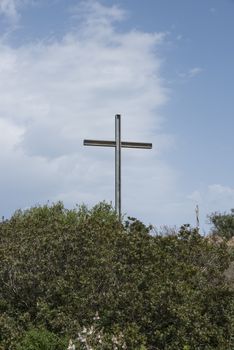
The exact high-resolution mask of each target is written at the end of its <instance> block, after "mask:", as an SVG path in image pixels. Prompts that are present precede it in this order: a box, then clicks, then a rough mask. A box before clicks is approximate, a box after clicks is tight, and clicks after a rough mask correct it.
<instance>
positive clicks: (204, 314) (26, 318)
mask: <svg viewBox="0 0 234 350" xmlns="http://www.w3.org/2000/svg"><path fill="white" fill-rule="evenodd" d="M0 260H1V265H0V344H1V345H0V350H18V348H17V346H18V345H17V344H25V343H24V342H29V339H32V334H33V335H35V332H34V330H35V329H39V330H44V331H45V332H49V333H43V332H44V331H43V332H42V333H41V334H42V338H43V339H44V340H45V339H48V338H50V337H52V338H53V339H55V340H53V341H61V342H62V341H63V340H64V339H65V337H68V338H69V339H76V338H77V334H78V333H79V332H81V331H82V329H83V328H84V327H90V326H91V325H92V323H93V317H94V315H95V314H97V313H98V314H99V315H100V330H101V332H104V333H103V334H105V337H107V338H105V339H108V334H109V335H111V334H112V335H113V334H122V335H123V339H124V342H125V343H126V346H127V349H129V350H131V349H132V350H137V349H148V350H151V349H152V350H153V349H154V350H163V349H165V350H179V349H181V350H184V349H187V350H188V349H189V350H210V349H217V350H230V341H231V340H230V339H231V334H232V327H231V324H232V322H231V318H232V316H231V315H233V314H234V313H232V312H233V310H232V300H233V296H234V294H233V291H232V290H231V288H230V286H229V285H228V282H227V281H226V279H225V275H224V271H225V270H226V269H227V267H228V266H229V264H230V255H229V253H228V250H227V247H226V245H225V243H222V244H219V245H214V244H211V243H210V242H209V241H208V240H207V239H205V238H203V237H202V236H200V235H199V234H198V232H197V230H194V229H191V228H190V227H189V226H183V227H182V228H181V229H180V231H179V232H178V234H177V235H176V234H173V235H167V236H161V235H157V236H155V235H152V234H151V233H150V227H146V226H145V225H144V224H142V223H141V222H140V221H138V220H136V219H134V218H131V219H128V220H127V221H126V222H119V220H118V218H117V216H116V214H115V212H114V210H113V209H112V208H111V207H110V206H109V205H107V204H105V203H101V204H99V205H97V206H95V207H94V208H93V209H91V210H89V209H87V208H86V207H85V206H82V207H79V208H76V209H74V210H67V209H65V208H64V206H63V204H62V203H57V204H55V205H52V206H51V207H49V206H42V207H40V206H39V207H35V208H31V209H29V210H26V211H17V212H16V213H15V214H14V215H13V216H12V217H11V218H10V219H9V220H7V221H4V222H2V223H1V224H0ZM33 332H34V333H33ZM52 338H51V339H52ZM40 339H41V337H40ZM46 341H47V340H46ZM51 342H52V341H51ZM22 346H23V345H22ZM21 348H22V347H21ZM29 349H30V348H29ZM32 349H33V350H34V349H35V350H40V348H33V347H32ZM45 349H46V350H49V349H53V347H52V348H48V349H47V348H45ZM58 349H60V348H59V347H58ZM64 350H65V349H64Z"/></svg>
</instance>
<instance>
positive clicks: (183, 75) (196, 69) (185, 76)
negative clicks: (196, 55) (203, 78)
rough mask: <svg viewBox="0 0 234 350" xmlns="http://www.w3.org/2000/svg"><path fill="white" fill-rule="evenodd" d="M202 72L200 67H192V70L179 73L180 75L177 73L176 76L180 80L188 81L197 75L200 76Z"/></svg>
mask: <svg viewBox="0 0 234 350" xmlns="http://www.w3.org/2000/svg"><path fill="white" fill-rule="evenodd" d="M202 72H203V69H202V68H200V67H193V68H191V69H189V70H188V71H187V72H180V73H178V76H179V77H180V78H181V79H185V80H188V79H192V78H194V77H196V76H197V75H199V74H201V73H202Z"/></svg>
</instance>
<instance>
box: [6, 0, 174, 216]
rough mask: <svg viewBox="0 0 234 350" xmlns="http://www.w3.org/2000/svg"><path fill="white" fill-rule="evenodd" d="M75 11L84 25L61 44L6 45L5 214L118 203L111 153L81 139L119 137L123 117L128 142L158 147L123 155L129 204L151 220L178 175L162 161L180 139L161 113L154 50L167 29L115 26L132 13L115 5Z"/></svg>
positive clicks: (161, 88)
mask: <svg viewBox="0 0 234 350" xmlns="http://www.w3.org/2000/svg"><path fill="white" fill-rule="evenodd" d="M15 4H16V3H15ZM73 13H74V15H75V16H77V15H78V14H79V20H78V24H79V26H78V25H77V27H76V29H74V30H73V31H72V32H71V31H70V32H68V33H67V34H66V35H65V36H64V38H63V39H62V40H60V41H56V40H54V41H53V42H49V43H48V42H46V41H42V42H40V43H38V42H37V43H33V42H32V43H31V44H27V45H25V46H21V47H18V48H13V47H10V46H9V45H7V44H6V42H4V43H3V42H2V43H1V42H0V96H1V101H0V125H3V126H4V128H5V130H6V135H7V134H8V135H9V141H8V142H9V146H8V148H6V153H5V154H4V155H3V154H2V153H0V156H1V157H2V165H3V169H4V171H3V172H2V173H1V175H0V186H1V187H2V190H3V188H4V191H3V192H2V193H4V196H5V197H7V200H6V201H4V200H3V201H2V203H8V204H7V205H6V206H4V207H1V208H0V213H1V212H2V213H3V214H5V213H4V211H6V210H8V212H9V211H11V210H13V209H15V208H17V207H22V206H28V205H31V204H33V203H36V202H43V201H44V202H45V201H47V200H51V201H53V200H57V199H61V200H65V203H66V204H67V205H74V204H75V203H81V202H86V203H88V204H94V203H96V202H98V201H100V200H103V199H106V200H112V201H113V197H114V188H113V187H114V186H113V183H114V167H113V160H114V154H113V149H100V148H98V149H94V148H84V147H83V146H82V140H83V139H84V138H103V139H113V137H114V115H115V114H116V113H121V114H123V120H122V127H123V130H122V134H123V138H124V139H128V140H133V141H147V142H153V143H154V148H153V150H152V151H140V150H130V151H128V150H126V151H124V152H123V187H124V198H123V203H124V210H126V211H129V210H130V209H131V210H133V211H136V212H141V215H142V216H144V214H145V213H146V212H147V210H148V208H149V207H151V208H154V210H156V207H157V206H158V201H160V198H162V197H163V196H164V195H165V192H166V193H167V194H169V191H170V189H171V192H170V193H171V195H172V192H173V188H175V185H174V183H175V181H176V174H175V172H174V171H173V170H172V169H171V168H170V167H169V166H168V165H166V164H164V162H162V161H159V160H157V156H158V155H159V154H160V152H162V150H163V149H165V148H167V147H170V144H171V143H172V142H173V141H172V137H171V136H170V135H164V134H163V133H162V132H161V124H162V120H163V119H162V117H161V116H160V114H159V113H158V111H157V110H158V107H161V106H162V105H163V104H164V103H165V102H166V101H167V90H166V89H165V87H164V85H163V82H162V79H161V76H160V68H161V60H160V59H159V57H158V56H157V54H156V50H155V49H156V48H157V47H158V45H159V44H161V43H162V42H163V40H164V34H163V33H145V32H140V31H126V32H119V31H118V30H116V27H115V25H114V23H115V22H116V21H120V20H122V19H123V18H124V17H125V13H124V11H123V10H121V9H119V8H118V7H115V6H112V7H104V6H103V5H100V4H99V3H97V2H93V1H92V2H90V1H88V2H84V3H83V5H82V8H81V7H79V8H75V9H74V11H73ZM81 18H82V20H81ZM87 23H88V25H87ZM7 139H8V137H7ZM159 141H160V144H161V145H162V146H161V148H160V146H159ZM2 142H3V141H2ZM9 174H10V175H9ZM2 198H3V197H2ZM142 203H144V208H142ZM156 204H157V205H156Z"/></svg>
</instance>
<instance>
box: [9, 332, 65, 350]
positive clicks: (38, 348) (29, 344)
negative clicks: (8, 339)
mask: <svg viewBox="0 0 234 350" xmlns="http://www.w3.org/2000/svg"><path fill="white" fill-rule="evenodd" d="M66 345H67V339H62V340H61V339H60V338H59V337H58V336H57V335H55V334H54V333H51V332H49V331H48V330H46V329H31V330H29V331H28V332H26V333H25V335H24V337H23V339H22V340H21V342H20V344H19V345H17V347H16V349H17V350H65V349H66Z"/></svg>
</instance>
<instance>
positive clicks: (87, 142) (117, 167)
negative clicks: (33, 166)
mask: <svg viewBox="0 0 234 350" xmlns="http://www.w3.org/2000/svg"><path fill="white" fill-rule="evenodd" d="M84 146H101V147H115V210H116V212H117V214H118V216H119V218H120V217H121V148H142V149H151V148H152V143H144V142H126V141H121V115H120V114H116V116H115V141H104V140H84Z"/></svg>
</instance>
